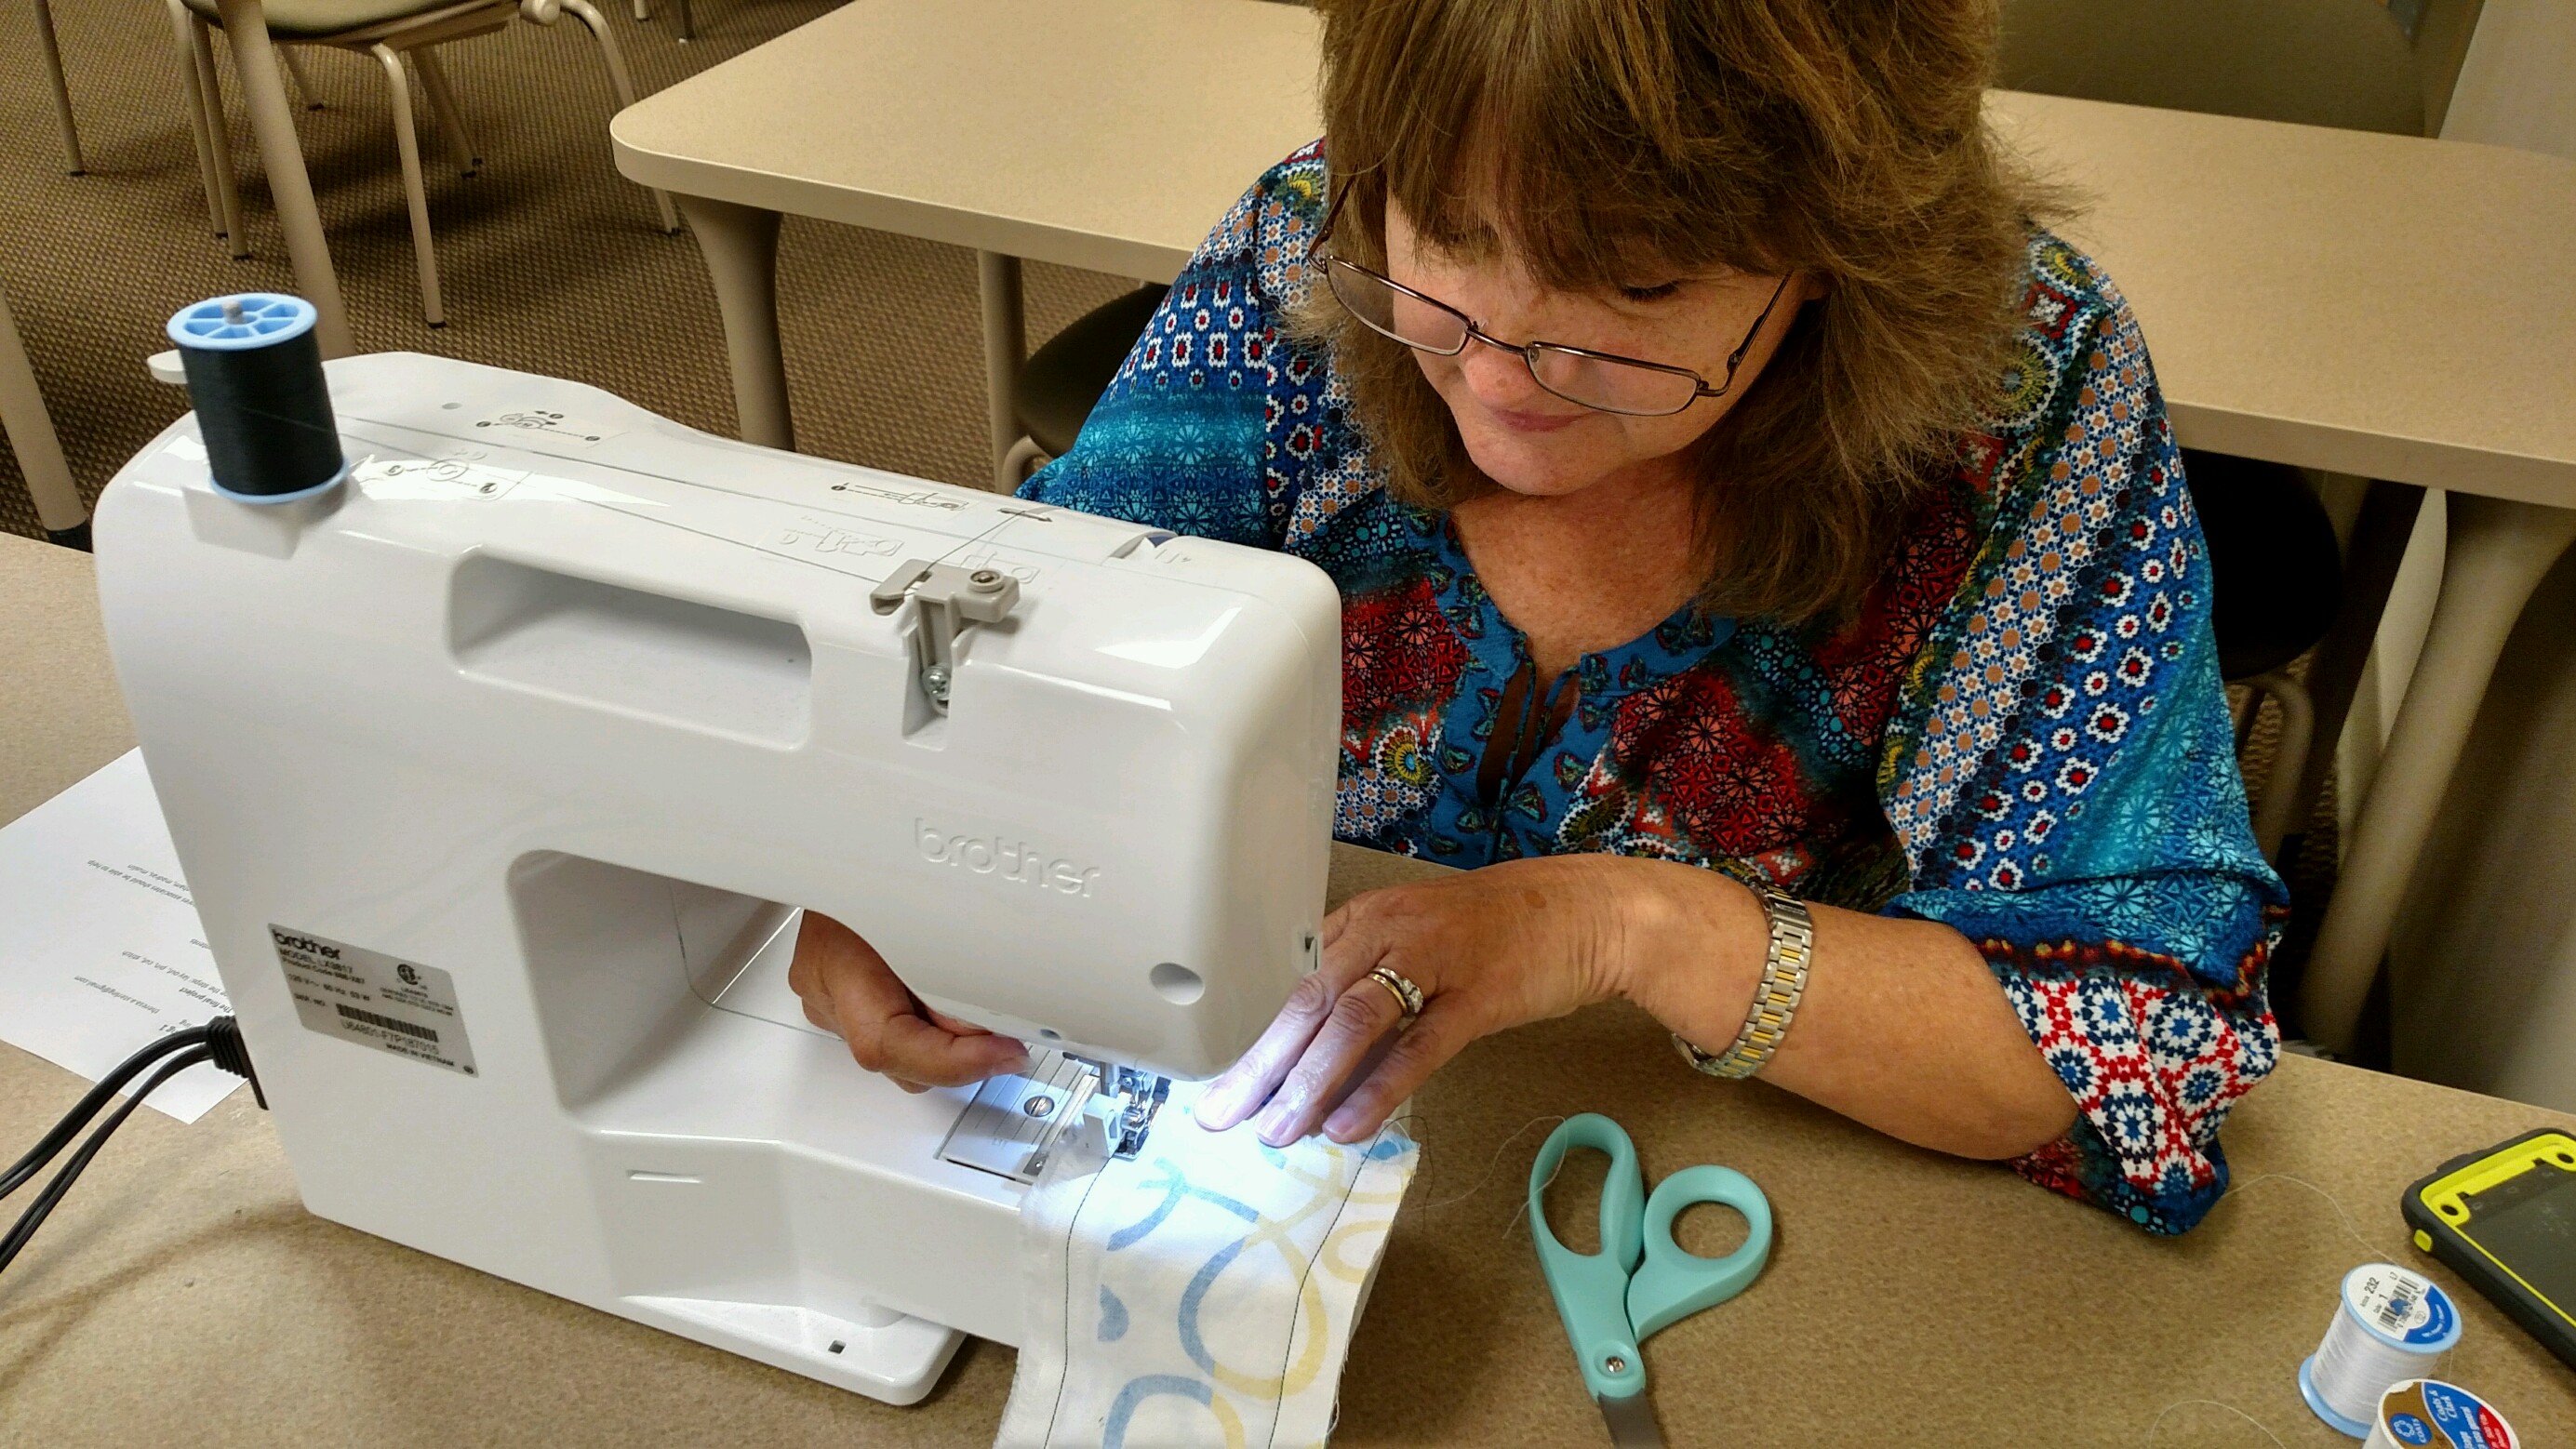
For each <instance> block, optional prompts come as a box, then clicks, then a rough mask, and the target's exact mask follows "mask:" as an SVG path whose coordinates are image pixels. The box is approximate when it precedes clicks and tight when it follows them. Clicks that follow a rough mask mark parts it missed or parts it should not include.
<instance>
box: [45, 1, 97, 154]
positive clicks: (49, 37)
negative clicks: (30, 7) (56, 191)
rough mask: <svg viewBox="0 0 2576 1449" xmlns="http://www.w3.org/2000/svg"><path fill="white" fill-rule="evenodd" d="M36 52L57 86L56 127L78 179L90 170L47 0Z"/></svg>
mask: <svg viewBox="0 0 2576 1449" xmlns="http://www.w3.org/2000/svg"><path fill="white" fill-rule="evenodd" d="M36 49H37V50H38V51H40V52H42V53H43V55H44V61H45V78H46V79H47V80H49V81H51V82H52V83H53V87H54V124H56V125H57V126H60V127H61V128H62V132H63V167H64V169H65V170H67V171H69V172H71V174H73V175H74V176H79V175H82V174H84V173H86V172H87V171H88V170H89V164H88V163H87V162H85V161H83V160H82V159H81V148H80V128H79V127H78V126H77V125H75V124H73V121H72V91H71V87H70V86H68V85H65V84H64V83H63V48H62V45H61V44H60V43H59V42H58V41H56V40H55V39H54V11H53V7H52V6H51V5H49V4H47V3H46V0H36Z"/></svg>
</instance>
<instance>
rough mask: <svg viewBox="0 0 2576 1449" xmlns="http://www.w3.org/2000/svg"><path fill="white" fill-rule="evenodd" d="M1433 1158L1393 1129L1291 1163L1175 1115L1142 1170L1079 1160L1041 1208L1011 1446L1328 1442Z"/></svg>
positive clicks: (1030, 1263)
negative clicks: (1364, 1325) (1362, 1334)
mask: <svg viewBox="0 0 2576 1449" xmlns="http://www.w3.org/2000/svg"><path fill="white" fill-rule="evenodd" d="M1175 1105H1176V1106H1177V1105H1178V1104H1175ZM1421 1155H1422V1154H1421V1150H1420V1149H1419V1148H1418V1147H1417V1146H1416V1145H1415V1144H1414V1142H1413V1140H1412V1139H1411V1138H1410V1137H1408V1136H1406V1135H1405V1133H1404V1131H1403V1129H1402V1128H1400V1127H1397V1126H1394V1125H1393V1124H1389V1125H1388V1126H1387V1127H1386V1128H1385V1129H1383V1130H1382V1131H1380V1132H1379V1133H1378V1135H1377V1136H1376V1137H1374V1138H1372V1139H1370V1140H1369V1141H1367V1142H1364V1143H1357V1144H1354V1145H1352V1146H1348V1147H1343V1146H1339V1145H1336V1144H1334V1143H1331V1142H1327V1141H1325V1140H1323V1139H1322V1138H1320V1137H1310V1138H1308V1139H1306V1140H1305V1141H1303V1142H1300V1143H1297V1144H1296V1145H1294V1146H1291V1147H1287V1148H1273V1147H1266V1146H1264V1145H1262V1142H1261V1140H1260V1139H1259V1138H1258V1137H1256V1136H1254V1135H1253V1132H1252V1129H1251V1127H1250V1126H1249V1125H1246V1126H1241V1127H1237V1128H1235V1129H1234V1130H1233V1131H1230V1132H1208V1131H1206V1130H1204V1129H1202V1128H1201V1127H1199V1126H1198V1124H1197V1123H1196V1122H1195V1121H1191V1120H1188V1118H1187V1117H1186V1115H1185V1111H1184V1112H1174V1111H1173V1110H1172V1109H1171V1108H1166V1109H1165V1114H1164V1118H1163V1120H1162V1121H1161V1122H1160V1123H1158V1124H1157V1125H1156V1127H1155V1129H1154V1133H1153V1136H1152V1137H1151V1138H1149V1139H1148V1140H1147V1142H1146V1144H1145V1148H1144V1151H1142V1152H1141V1153H1139V1154H1138V1155H1137V1156H1136V1157H1135V1159H1133V1160H1131V1161H1125V1162H1115V1161H1113V1162H1110V1163H1108V1164H1106V1165H1102V1164H1100V1163H1099V1162H1098V1161H1097V1159H1093V1160H1091V1161H1083V1160H1080V1159H1079V1158H1078V1157H1077V1156H1076V1155H1075V1154H1073V1153H1070V1152H1065V1153H1059V1154H1058V1157H1057V1159H1056V1160H1055V1161H1052V1162H1050V1163H1049V1164H1048V1165H1047V1167H1046V1169H1045V1171H1044V1172H1043V1173H1041V1174H1040V1176H1039V1178H1038V1182H1037V1185H1036V1186H1035V1187H1033V1188H1031V1189H1030V1195H1029V1199H1028V1202H1027V1204H1026V1206H1025V1207H1023V1208H1022V1210H1021V1222H1022V1224H1023V1227H1022V1238H1021V1251H1022V1253H1023V1255H1024V1258H1025V1263H1026V1277H1025V1280H1024V1281H1025V1283H1026V1285H1027V1287H1026V1294H1025V1301H1026V1307H1025V1308H1024V1310H1023V1316H1024V1330H1023V1334H1022V1339H1021V1344H1020V1365H1019V1377H1018V1378H1017V1379H1016V1380H1015V1381H1014V1382H1013V1383H1012V1385H1011V1401H1010V1404H1009V1406H1008V1407H1007V1408H1005V1409H1004V1410H1003V1412H1002V1428H1001V1433H1000V1434H999V1436H997V1438H996V1439H995V1441H994V1442H995V1444H996V1445H997V1446H998V1449H1074V1446H1081V1449H1091V1446H1095V1445H1097V1446H1101V1449H1165V1446H1176V1449H1178V1446H1200V1445H1205V1446H1211V1449H1213V1446H1220V1445H1221V1446H1224V1449H1311V1446H1320V1445H1321V1444H1323V1442H1324V1440H1325V1437H1326V1436H1327V1435H1328V1434H1330V1433H1331V1431H1332V1425H1333V1405H1334V1400H1335V1397H1336V1396H1337V1394H1338V1392H1339V1387H1340V1383H1341V1377H1342V1361H1343V1358H1344V1356H1345V1355H1346V1354H1347V1353H1348V1352H1349V1350H1350V1343H1351V1330H1352V1328H1353V1327H1354V1326H1355V1325H1356V1324H1357V1323H1358V1320H1359V1312H1360V1308H1361V1305H1362V1304H1363V1303H1364V1302H1365V1301H1366V1298H1367V1288H1368V1283H1369V1281H1370V1279H1371V1278H1372V1277H1373V1276H1374V1274H1375V1272H1376V1269H1377V1262H1378V1255H1379V1254H1380V1253H1381V1252H1383V1251H1384V1250H1385V1247H1386V1234H1387V1228H1388V1225H1389V1224H1391V1223H1392V1222H1393V1221H1394V1219H1395V1210H1396V1207H1397V1206H1398V1205H1399V1204H1400V1203H1401V1202H1402V1201H1403V1200H1404V1192H1405V1188H1406V1186H1407V1185H1408V1184H1410V1183H1411V1182H1412V1180H1413V1171H1414V1168H1415V1166H1416V1165H1417V1164H1418V1163H1419V1162H1420V1161H1421Z"/></svg>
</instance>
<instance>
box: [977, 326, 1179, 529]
mask: <svg viewBox="0 0 2576 1449" xmlns="http://www.w3.org/2000/svg"><path fill="white" fill-rule="evenodd" d="M1168 290H1169V289H1168V288H1165V287H1159V286H1149V287H1139V288H1137V289H1136V290H1135V291H1132V292H1129V293H1127V294H1126V295H1125V296H1123V297H1118V298H1115V299H1113V300H1111V301H1108V302H1103V303H1101V304H1100V305H1099V306H1097V307H1094V308H1092V309H1091V310H1090V311H1088V312H1085V313H1083V314H1082V315H1081V316H1080V317H1077V318H1075V319H1074V320H1073V322H1072V323H1071V324H1069V325H1068V326H1066V328H1065V329H1064V330H1063V331H1061V332H1059V333H1057V334H1056V335H1055V336H1053V337H1051V338H1049V339H1048V340H1047V344H1046V345H1045V346H1044V347H1041V348H1039V349H1038V350H1037V351H1036V352H1035V353H1033V354H1031V355H1030V357H1029V360H1028V361H1026V362H1024V363H1022V364H1020V371H1019V384H1018V388H1017V390H1016V391H1015V393H1014V395H1013V398H1012V402H1013V404H1014V407H1015V415H1016V416H1017V418H1018V420H1019V424H1020V432H1021V437H1020V441H1019V443H1018V444H1017V445H1016V446H1014V447H1013V448H1012V449H1011V451H1010V453H1009V454H1008V455H1007V456H1006V457H1005V459H1004V460H1003V464H1002V472H1003V475H1004V479H1005V481H1008V482H1015V483H1016V482H1022V481H1025V480H1026V479H1027V478H1028V476H1029V475H1030V474H1032V473H1034V472H1036V471H1037V470H1038V469H1039V468H1041V467H1043V466H1045V464H1046V462H1047V460H1048V459H1050V458H1061V457H1063V456H1064V455H1065V454H1066V453H1067V452H1069V451H1071V449H1072V448H1073V440H1074V438H1075V437H1076V436H1077V435H1079V434H1080V433H1081V432H1082V424H1083V422H1084V420H1086V419H1088V418H1089V417H1090V416H1091V408H1092V405H1093V404H1094V403H1097V402H1099V401H1100V395H1101V394H1102V393H1104V392H1107V391H1108V390H1109V384H1110V382H1111V380H1112V379H1114V378H1116V377H1117V376H1118V368H1119V365H1120V364H1122V363H1124V362H1125V361H1126V360H1127V353H1128V350H1129V349H1130V348H1133V347H1134V346H1135V345H1136V338H1137V336H1138V335H1139V334H1141V333H1142V332H1143V331H1144V330H1145V324H1146V323H1147V322H1149V321H1151V320H1152V319H1153V316H1154V309H1155V308H1157V307H1160V306H1161V305H1163V294H1164V293H1165V292H1166V291H1168Z"/></svg>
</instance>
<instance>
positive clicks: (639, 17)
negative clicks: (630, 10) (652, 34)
mask: <svg viewBox="0 0 2576 1449" xmlns="http://www.w3.org/2000/svg"><path fill="white" fill-rule="evenodd" d="M652 18H653V11H652V7H650V6H648V5H646V4H645V3H644V0H635V23H636V24H638V25H641V24H643V23H644V22H645V21H647V20H650V19H652Z"/></svg>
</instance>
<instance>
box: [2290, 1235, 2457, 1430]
mask: <svg viewBox="0 0 2576 1449" xmlns="http://www.w3.org/2000/svg"><path fill="white" fill-rule="evenodd" d="M2459 1341H2460V1311H2459V1309H2458V1308H2457V1307H2456V1306H2454V1305H2453V1304H2452V1302H2451V1296H2450V1295H2449V1294H2447V1293H2444V1292H2443V1291H2442V1290H2441V1288H2440V1287H2439V1286H2438V1285H2436V1284H2435V1283H2434V1282H2433V1281H2432V1280H2431V1279H2429V1278H2426V1277H2425V1276H2424V1275H2422V1274H2420V1273H2413V1272H2409V1271H2408V1270H2406V1269H2404V1268H2400V1267H2398V1266H2397V1265H2396V1264H2394V1263H2364V1264H2362V1265H2361V1266H2360V1267H2358V1268H2355V1269H2353V1270H2352V1271H2351V1272H2349V1273H2346V1274H2344V1275H2343V1291H2342V1292H2341V1293H2340V1294H2339V1295H2337V1301H2336V1304H2335V1316H2334V1321H2333V1322H2331V1323H2329V1324H2327V1325H2326V1336H2325V1338H2324V1340H2323V1341H2322V1342H2320V1343H2319V1344H2318V1345H2317V1351H2316V1352H2315V1353H2312V1354H2310V1355H2308V1358H2307V1361H2306V1362H2304V1363H2302V1364H2300V1365H2299V1393H2300V1394H2301V1395H2302V1396H2303V1397H2305V1398H2306V1399H2307V1401H2308V1407H2309V1408H2310V1409H2313V1410H2315V1411H2316V1416H2317V1417H2318V1418H2320V1419H2323V1420H2325V1421H2326V1423H2328V1424H2329V1425H2331V1426H2333V1427H2334V1428H2335V1429H2336V1430H2337V1431H2338V1432H2341V1433H2344V1434H2349V1435H2351V1436H2352V1437H2353V1438H2355V1439H2365V1438H2367V1437H2368V1436H2369V1434H2370V1432H2371V1418H2372V1416H2373V1415H2375V1414H2376V1413H2377V1412H2378V1410H2379V1401H2380V1397H2381V1395H2383V1394H2384V1393H2386V1392H2387V1391H2388V1388H2389V1386H2390V1385H2392V1384H2395V1383H2398V1382H2400V1381H2402V1380H2407V1379H2430V1378H2432V1376H2433V1375H2434V1374H2435V1373H2437V1372H2438V1371H2439V1370H2440V1369H2441V1366H2442V1356H2443V1355H2444V1354H2447V1353H2449V1352H2450V1351H2451V1345H2453V1344H2455V1343H2458V1342H2459Z"/></svg>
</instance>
